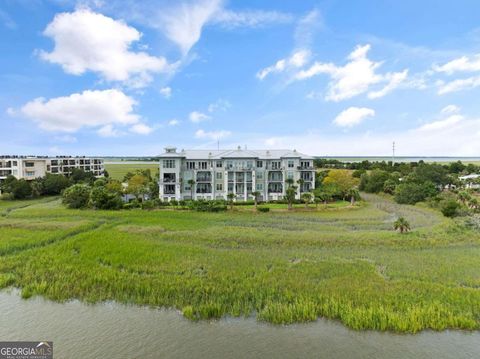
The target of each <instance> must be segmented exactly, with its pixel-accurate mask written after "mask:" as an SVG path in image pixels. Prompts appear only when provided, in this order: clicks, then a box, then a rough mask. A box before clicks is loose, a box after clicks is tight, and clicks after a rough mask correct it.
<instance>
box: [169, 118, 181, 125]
mask: <svg viewBox="0 0 480 359" xmlns="http://www.w3.org/2000/svg"><path fill="white" fill-rule="evenodd" d="M179 124H180V121H179V120H176V119H173V120H170V121H168V125H169V126H178V125H179Z"/></svg>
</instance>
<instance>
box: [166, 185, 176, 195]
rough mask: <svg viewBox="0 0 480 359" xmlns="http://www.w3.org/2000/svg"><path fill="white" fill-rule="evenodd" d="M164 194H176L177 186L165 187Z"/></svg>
mask: <svg viewBox="0 0 480 359" xmlns="http://www.w3.org/2000/svg"><path fill="white" fill-rule="evenodd" d="M163 193H164V194H175V185H174V184H167V185H165V186H163Z"/></svg>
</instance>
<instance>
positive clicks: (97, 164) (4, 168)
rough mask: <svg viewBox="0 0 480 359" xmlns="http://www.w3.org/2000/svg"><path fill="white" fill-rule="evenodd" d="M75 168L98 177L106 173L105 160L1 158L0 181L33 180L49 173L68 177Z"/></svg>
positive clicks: (62, 157)
mask: <svg viewBox="0 0 480 359" xmlns="http://www.w3.org/2000/svg"><path fill="white" fill-rule="evenodd" d="M74 168H80V169H82V170H84V171H86V172H93V174H94V175H95V176H97V177H101V176H103V174H104V172H105V168H104V164H103V159H101V158H90V157H67V156H58V157H34V156H0V180H3V179H5V178H7V177H8V176H14V177H15V178H17V179H22V178H23V179H26V180H33V179H35V178H39V177H44V176H45V175H46V174H47V173H54V174H63V175H68V174H69V173H70V172H71V171H72V170H73V169H74Z"/></svg>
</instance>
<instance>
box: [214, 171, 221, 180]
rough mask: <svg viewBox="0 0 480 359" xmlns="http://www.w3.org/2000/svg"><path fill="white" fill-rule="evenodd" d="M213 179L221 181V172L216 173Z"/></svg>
mask: <svg viewBox="0 0 480 359" xmlns="http://www.w3.org/2000/svg"><path fill="white" fill-rule="evenodd" d="M215 178H216V179H217V180H221V179H222V178H223V173H222V172H217V173H216V174H215Z"/></svg>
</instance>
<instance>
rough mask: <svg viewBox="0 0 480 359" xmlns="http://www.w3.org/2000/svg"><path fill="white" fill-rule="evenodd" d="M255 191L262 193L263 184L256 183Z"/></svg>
mask: <svg viewBox="0 0 480 359" xmlns="http://www.w3.org/2000/svg"><path fill="white" fill-rule="evenodd" d="M257 191H263V183H257Z"/></svg>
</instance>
